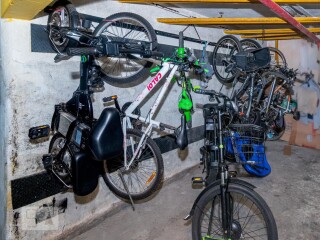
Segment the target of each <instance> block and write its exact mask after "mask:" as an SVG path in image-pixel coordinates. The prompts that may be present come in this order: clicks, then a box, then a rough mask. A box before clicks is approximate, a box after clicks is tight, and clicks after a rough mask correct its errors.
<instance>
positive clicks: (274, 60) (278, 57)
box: [269, 47, 287, 68]
mask: <svg viewBox="0 0 320 240" xmlns="http://www.w3.org/2000/svg"><path fill="white" fill-rule="evenodd" d="M269 50H270V56H271V61H270V68H276V67H282V68H287V61H286V58H285V56H284V55H283V53H282V52H281V51H280V50H279V49H277V48H274V47H269Z"/></svg>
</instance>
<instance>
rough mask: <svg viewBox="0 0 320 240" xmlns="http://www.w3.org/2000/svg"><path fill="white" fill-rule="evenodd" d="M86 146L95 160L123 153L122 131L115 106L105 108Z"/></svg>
mask: <svg viewBox="0 0 320 240" xmlns="http://www.w3.org/2000/svg"><path fill="white" fill-rule="evenodd" d="M88 148H89V151H90V153H91V155H92V156H93V158H94V159H95V160H97V161H103V160H108V159H111V158H115V157H118V156H120V155H122V153H123V132H122V125H121V119H120V113H119V111H118V110H117V109H115V108H105V109H104V110H103V111H102V113H101V115H100V117H99V119H98V120H97V122H96V124H95V126H94V127H93V130H92V133H91V137H90V138H89V140H88Z"/></svg>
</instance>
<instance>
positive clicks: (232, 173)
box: [228, 171, 238, 178]
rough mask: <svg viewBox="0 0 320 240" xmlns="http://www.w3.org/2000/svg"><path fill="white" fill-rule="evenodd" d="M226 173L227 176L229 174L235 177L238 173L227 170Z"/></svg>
mask: <svg viewBox="0 0 320 240" xmlns="http://www.w3.org/2000/svg"><path fill="white" fill-rule="evenodd" d="M228 173H229V176H230V177H231V178H235V177H237V174H238V172H237V171H228Z"/></svg>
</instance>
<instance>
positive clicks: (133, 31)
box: [97, 17, 153, 79]
mask: <svg viewBox="0 0 320 240" xmlns="http://www.w3.org/2000/svg"><path fill="white" fill-rule="evenodd" d="M108 21H110V23H109V24H107V25H106V26H105V28H104V29H103V30H102V32H101V33H100V34H98V35H100V36H101V35H102V36H105V37H107V38H108V39H110V40H116V41H123V42H124V41H126V42H130V41H141V42H148V43H149V42H151V41H152V37H151V34H150V33H149V32H148V31H147V30H146V29H147V28H146V26H145V25H144V24H143V23H141V22H140V21H138V20H136V19H133V18H129V17H127V18H125V17H124V18H116V19H112V20H108ZM152 45H153V44H150V46H151V47H150V50H152ZM97 60H98V63H99V65H100V66H101V70H102V72H103V73H104V74H106V75H107V76H109V77H112V78H116V79H123V78H129V77H131V76H134V75H135V74H137V73H138V72H140V71H142V70H143V69H144V67H145V65H146V64H147V63H148V62H147V61H146V60H144V59H142V58H141V57H140V56H139V55H138V54H130V55H128V54H122V55H120V57H106V56H104V57H101V58H98V59H97Z"/></svg>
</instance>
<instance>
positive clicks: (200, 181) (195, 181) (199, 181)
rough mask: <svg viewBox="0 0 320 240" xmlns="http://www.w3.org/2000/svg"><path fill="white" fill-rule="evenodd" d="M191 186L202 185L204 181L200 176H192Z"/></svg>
mask: <svg viewBox="0 0 320 240" xmlns="http://www.w3.org/2000/svg"><path fill="white" fill-rule="evenodd" d="M191 181H192V186H202V187H203V186H204V184H205V181H204V180H203V178H202V177H193V178H192V180H191Z"/></svg>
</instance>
